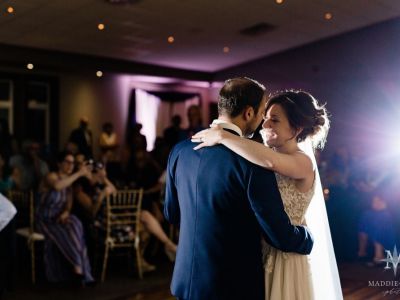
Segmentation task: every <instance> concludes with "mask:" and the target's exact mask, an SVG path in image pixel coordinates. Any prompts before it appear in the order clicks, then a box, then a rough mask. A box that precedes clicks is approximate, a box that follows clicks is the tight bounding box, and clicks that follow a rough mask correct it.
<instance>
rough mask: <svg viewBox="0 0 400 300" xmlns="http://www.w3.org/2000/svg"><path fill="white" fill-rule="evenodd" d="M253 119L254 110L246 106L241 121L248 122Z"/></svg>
mask: <svg viewBox="0 0 400 300" xmlns="http://www.w3.org/2000/svg"><path fill="white" fill-rule="evenodd" d="M253 117H254V109H253V108H252V107H251V106H247V107H246V108H245V109H244V111H243V119H244V120H245V121H250V120H251V119H253Z"/></svg>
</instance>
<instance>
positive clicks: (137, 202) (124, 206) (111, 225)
mask: <svg viewBox="0 0 400 300" xmlns="http://www.w3.org/2000/svg"><path fill="white" fill-rule="evenodd" d="M142 198H143V189H138V190H118V191H117V193H116V194H114V195H110V196H108V197H107V198H106V207H105V220H104V223H105V224H104V225H105V230H106V237H105V251H104V261H103V270H102V274H101V281H102V282H103V281H104V279H105V275H106V269H107V261H108V255H109V251H110V250H113V249H115V248H133V249H134V251H135V252H136V263H137V269H138V273H139V278H140V279H142V278H143V270H142V259H141V257H142V252H141V245H140V214H141V209H142ZM124 228H129V229H130V230H132V234H131V238H124V239H121V238H120V237H119V236H117V234H116V233H117V232H118V231H119V230H121V229H124Z"/></svg>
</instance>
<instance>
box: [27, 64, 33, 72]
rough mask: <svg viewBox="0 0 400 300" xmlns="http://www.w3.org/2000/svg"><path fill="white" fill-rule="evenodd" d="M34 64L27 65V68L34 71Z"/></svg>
mask: <svg viewBox="0 0 400 300" xmlns="http://www.w3.org/2000/svg"><path fill="white" fill-rule="evenodd" d="M33 67H34V66H33V64H31V63H29V64H27V65H26V68H27V69H28V70H32V69H33Z"/></svg>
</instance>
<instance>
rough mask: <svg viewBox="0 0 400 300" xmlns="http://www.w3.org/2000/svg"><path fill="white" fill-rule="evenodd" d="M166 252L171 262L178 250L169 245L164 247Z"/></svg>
mask: <svg viewBox="0 0 400 300" xmlns="http://www.w3.org/2000/svg"><path fill="white" fill-rule="evenodd" d="M164 253H165V255H166V256H167V257H168V259H169V260H170V261H171V262H174V261H175V258H176V251H173V250H171V249H169V248H168V247H167V246H165V247H164Z"/></svg>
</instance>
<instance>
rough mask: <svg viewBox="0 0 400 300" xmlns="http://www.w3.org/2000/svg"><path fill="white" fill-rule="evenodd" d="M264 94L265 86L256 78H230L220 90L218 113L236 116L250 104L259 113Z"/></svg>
mask: <svg viewBox="0 0 400 300" xmlns="http://www.w3.org/2000/svg"><path fill="white" fill-rule="evenodd" d="M264 96H265V87H264V86H263V85H262V84H261V83H259V82H257V81H256V80H254V79H250V78H247V77H237V78H232V79H228V80H227V81H225V83H224V86H223V87H222V88H221V90H220V91H219V97H218V113H219V114H220V115H226V116H229V117H231V118H234V117H237V116H238V115H239V114H240V113H241V112H242V111H243V110H244V109H245V108H247V107H248V106H250V107H252V108H253V109H254V112H255V113H258V109H259V107H260V103H261V101H262V99H263V97H264Z"/></svg>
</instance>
